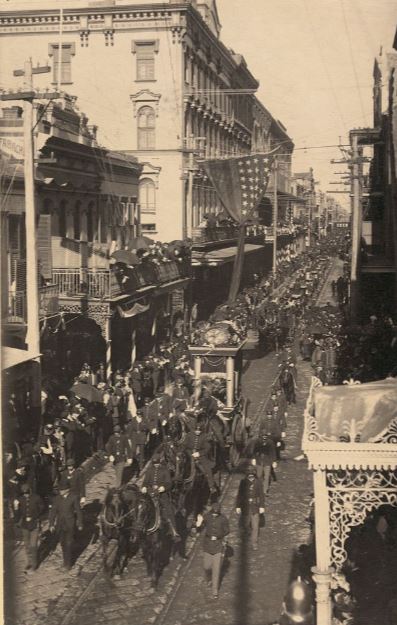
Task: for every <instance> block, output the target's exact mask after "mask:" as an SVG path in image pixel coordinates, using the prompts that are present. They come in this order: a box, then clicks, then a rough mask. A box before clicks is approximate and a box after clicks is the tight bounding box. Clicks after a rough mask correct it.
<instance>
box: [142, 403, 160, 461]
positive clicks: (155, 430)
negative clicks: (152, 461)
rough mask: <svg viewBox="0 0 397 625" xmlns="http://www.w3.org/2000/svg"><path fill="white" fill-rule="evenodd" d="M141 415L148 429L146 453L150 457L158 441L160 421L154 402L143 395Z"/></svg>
mask: <svg viewBox="0 0 397 625" xmlns="http://www.w3.org/2000/svg"><path fill="white" fill-rule="evenodd" d="M142 417H143V418H144V419H145V420H146V422H147V424H148V430H149V440H148V444H147V453H148V456H149V457H150V456H151V455H152V454H153V451H154V450H155V449H156V447H157V446H158V444H159V442H160V422H159V415H158V411H157V408H156V406H155V402H153V401H151V399H150V398H149V397H145V399H144V404H143V407H142Z"/></svg>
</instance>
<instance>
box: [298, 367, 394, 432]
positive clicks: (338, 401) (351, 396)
mask: <svg viewBox="0 0 397 625" xmlns="http://www.w3.org/2000/svg"><path fill="white" fill-rule="evenodd" d="M308 409H309V412H310V414H311V415H312V416H313V417H314V419H315V422H316V432H317V436H318V440H320V441H322V440H324V441H326V440H328V441H341V440H345V441H347V442H353V443H354V442H360V443H365V442H372V441H374V440H376V439H377V438H378V437H379V436H381V435H382V434H383V433H384V432H386V431H387V430H388V428H389V427H390V426H391V424H392V423H393V422H396V419H397V380H396V379H395V378H390V379H389V378H388V379H386V380H379V381H377V382H368V383H366V384H347V385H342V386H320V387H317V388H316V389H315V390H314V393H313V402H312V405H310V403H309V405H308Z"/></svg>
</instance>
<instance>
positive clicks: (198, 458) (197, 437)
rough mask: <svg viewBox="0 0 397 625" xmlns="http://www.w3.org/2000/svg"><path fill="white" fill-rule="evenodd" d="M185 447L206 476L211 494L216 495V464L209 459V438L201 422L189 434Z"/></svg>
mask: <svg viewBox="0 0 397 625" xmlns="http://www.w3.org/2000/svg"><path fill="white" fill-rule="evenodd" d="M183 446H184V449H186V451H187V452H188V453H189V454H190V456H191V457H192V458H193V461H194V462H195V463H196V465H197V467H198V468H199V469H200V470H201V472H202V473H203V474H204V476H205V478H206V480H207V482H208V487H209V489H210V492H211V493H216V487H215V483H214V476H213V475H212V469H213V467H214V463H213V461H212V460H210V459H209V454H210V443H209V439H208V436H207V435H206V434H205V432H204V431H203V425H202V423H200V421H197V423H196V425H195V429H194V431H193V432H188V434H187V435H186V438H185V440H184V442H183Z"/></svg>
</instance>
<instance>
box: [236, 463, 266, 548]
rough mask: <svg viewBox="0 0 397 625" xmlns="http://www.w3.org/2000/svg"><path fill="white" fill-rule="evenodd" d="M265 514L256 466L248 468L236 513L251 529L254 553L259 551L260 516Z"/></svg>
mask: <svg viewBox="0 0 397 625" xmlns="http://www.w3.org/2000/svg"><path fill="white" fill-rule="evenodd" d="M264 512H265V497H264V494H263V486H262V483H261V480H260V479H259V478H258V477H257V474H256V468H255V466H253V465H251V466H250V467H248V470H247V476H246V477H244V478H243V479H242V480H241V482H240V486H239V489H238V493H237V499H236V513H237V514H239V515H240V514H241V515H242V520H243V525H244V527H245V528H246V529H251V541H252V548H253V549H254V551H256V550H257V549H258V537H259V515H260V514H264Z"/></svg>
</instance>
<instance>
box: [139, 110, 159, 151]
mask: <svg viewBox="0 0 397 625" xmlns="http://www.w3.org/2000/svg"><path fill="white" fill-rule="evenodd" d="M155 128H156V115H155V113H154V110H153V109H152V107H151V106H142V108H140V109H139V111H138V150H154V147H155Z"/></svg>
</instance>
